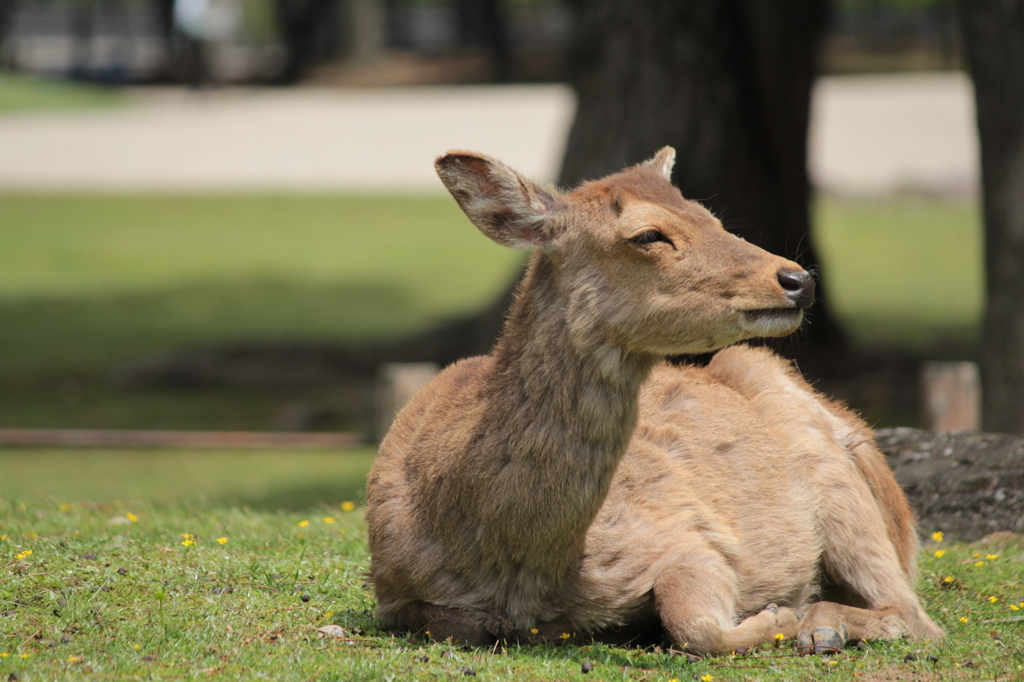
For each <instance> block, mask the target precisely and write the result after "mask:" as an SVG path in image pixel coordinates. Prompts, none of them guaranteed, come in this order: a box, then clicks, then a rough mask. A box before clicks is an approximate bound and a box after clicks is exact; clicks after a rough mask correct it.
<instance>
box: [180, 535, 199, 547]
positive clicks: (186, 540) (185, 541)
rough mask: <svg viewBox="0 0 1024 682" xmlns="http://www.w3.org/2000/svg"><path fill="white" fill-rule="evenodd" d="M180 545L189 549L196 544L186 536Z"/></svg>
mask: <svg viewBox="0 0 1024 682" xmlns="http://www.w3.org/2000/svg"><path fill="white" fill-rule="evenodd" d="M181 544H183V545H185V546H186V547H191V546H192V545H194V544H196V541H195V540H193V539H192V538H191V537H190V536H186V539H185V540H182V541H181Z"/></svg>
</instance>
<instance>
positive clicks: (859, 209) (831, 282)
mask: <svg viewBox="0 0 1024 682" xmlns="http://www.w3.org/2000/svg"><path fill="white" fill-rule="evenodd" d="M817 226H818V227H817V231H816V233H815V240H816V243H817V244H818V248H819V250H820V251H821V259H822V267H821V275H822V278H823V279H824V284H825V286H826V287H828V289H829V291H830V295H831V296H832V302H833V304H834V305H835V309H836V313H837V315H838V316H839V318H840V319H841V320H842V322H843V324H844V325H845V326H846V328H847V329H848V331H849V332H850V333H851V335H852V336H853V338H854V339H855V340H856V341H858V342H859V343H861V344H864V345H881V346H896V347H902V348H907V349H912V350H916V351H918V352H928V351H929V350H932V349H934V348H935V347H936V346H943V345H949V344H953V345H956V346H959V347H961V348H963V347H969V346H971V345H972V344H974V343H975V342H976V340H977V334H978V325H979V324H980V322H981V314H982V309H983V305H984V262H983V234H982V229H981V222H980V214H979V213H978V207H977V205H976V204H975V203H974V202H969V201H961V200H949V199H944V200H935V199H923V198H915V197H897V198H892V199H887V200H883V201H854V200H839V199H827V200H823V201H820V202H819V203H818V207H817Z"/></svg>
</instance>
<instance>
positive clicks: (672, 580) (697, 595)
mask: <svg viewBox="0 0 1024 682" xmlns="http://www.w3.org/2000/svg"><path fill="white" fill-rule="evenodd" d="M654 600H655V605H656V607H657V610H658V615H659V616H660V618H661V622H662V625H663V626H664V628H665V630H666V632H667V633H668V635H669V636H670V637H671V638H672V640H673V642H674V643H675V645H676V646H678V647H680V648H681V649H683V650H684V651H688V652H692V653H695V654H711V655H720V654H728V653H731V652H733V651H736V650H737V649H752V648H755V647H759V646H763V645H765V644H769V643H771V642H773V641H774V640H775V639H776V636H777V635H779V634H781V635H782V636H783V638H785V639H792V638H794V637H796V635H797V632H798V624H799V619H798V618H797V615H796V612H794V611H793V610H792V609H789V608H779V607H776V606H775V605H774V604H773V605H770V606H769V607H768V608H766V609H765V610H764V611H761V612H760V613H758V614H756V615H754V616H751V617H750V618H747V619H746V620H744V621H742V622H741V623H740V624H739V625H736V624H735V622H734V618H735V609H736V585H735V580H734V578H733V575H732V571H731V569H730V568H729V567H728V565H726V563H725V561H724V560H722V559H721V557H718V556H713V557H712V556H706V557H700V558H699V559H698V560H696V561H695V560H694V557H688V561H686V562H685V564H681V565H676V566H673V567H672V568H670V569H667V570H665V571H663V572H662V573H661V575H660V576H659V577H658V579H657V580H656V581H655V584H654Z"/></svg>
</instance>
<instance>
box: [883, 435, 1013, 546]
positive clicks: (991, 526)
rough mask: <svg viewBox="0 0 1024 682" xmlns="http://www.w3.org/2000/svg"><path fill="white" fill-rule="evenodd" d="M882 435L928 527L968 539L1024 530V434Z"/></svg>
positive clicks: (899, 476) (894, 466)
mask: <svg viewBox="0 0 1024 682" xmlns="http://www.w3.org/2000/svg"><path fill="white" fill-rule="evenodd" d="M877 438H878V445H879V447H880V448H881V449H882V451H883V452H885V453H886V455H888V457H889V464H890V466H892V469H893V471H894V472H895V474H896V480H898V481H899V482H900V485H902V486H903V489H904V490H905V491H906V493H907V498H908V499H909V500H910V504H911V506H913V507H914V511H915V512H916V513H917V518H918V523H919V524H920V526H921V529H922V530H923V531H926V532H930V531H934V530H941V531H943V532H944V533H946V535H947V537H949V538H950V539H956V540H964V541H974V540H978V539H979V538H982V537H985V536H990V535H991V534H992V533H995V532H997V531H1008V532H1011V533H1024V438H1020V437H1017V436H1009V435H1004V434H991V433H933V432H929V431H920V430H918V429H907V428H898V429H882V430H879V431H878V433H877ZM997 537H998V536H997Z"/></svg>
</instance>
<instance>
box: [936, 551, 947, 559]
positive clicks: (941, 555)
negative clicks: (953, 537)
mask: <svg viewBox="0 0 1024 682" xmlns="http://www.w3.org/2000/svg"><path fill="white" fill-rule="evenodd" d="M945 555H946V550H944V549H939V550H936V551H935V554H934V556H935V558H936V559H941V558H942V557H943V556H945Z"/></svg>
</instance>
